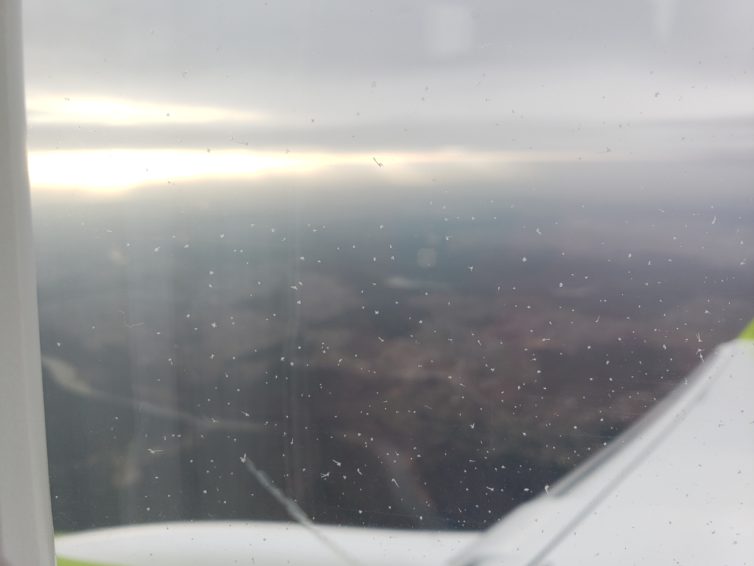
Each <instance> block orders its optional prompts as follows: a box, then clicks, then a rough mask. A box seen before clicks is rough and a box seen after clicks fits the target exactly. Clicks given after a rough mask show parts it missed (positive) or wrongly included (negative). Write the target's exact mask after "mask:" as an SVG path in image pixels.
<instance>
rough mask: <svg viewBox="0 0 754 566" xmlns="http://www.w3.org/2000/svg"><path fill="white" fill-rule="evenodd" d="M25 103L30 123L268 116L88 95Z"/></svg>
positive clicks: (155, 121)
mask: <svg viewBox="0 0 754 566" xmlns="http://www.w3.org/2000/svg"><path fill="white" fill-rule="evenodd" d="M26 107H27V108H26V110H27V116H28V121H29V124H31V125H44V124H46V125H50V124H87V125H92V124H98V125H101V126H149V125H169V124H173V125H180V124H209V123H218V122H220V123H234V124H238V123H239V122H240V123H244V122H245V123H248V122H261V121H264V120H266V119H269V117H267V116H265V115H263V114H261V113H254V112H248V111H245V110H236V109H232V108H220V107H215V106H193V105H187V104H173V103H167V102H166V103H158V102H151V101H149V102H147V101H140V100H133V99H127V98H115V97H98V96H86V95H81V96H76V95H71V96H30V97H29V98H28V99H27V102H26Z"/></svg>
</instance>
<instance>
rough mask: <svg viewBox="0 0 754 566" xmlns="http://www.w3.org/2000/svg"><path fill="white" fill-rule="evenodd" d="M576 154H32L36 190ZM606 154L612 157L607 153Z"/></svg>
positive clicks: (448, 167)
mask: <svg viewBox="0 0 754 566" xmlns="http://www.w3.org/2000/svg"><path fill="white" fill-rule="evenodd" d="M578 158H579V157H578V155H577V154H572V153H571V152H500V151H474V150H467V149H462V148H460V149H459V148H446V149H437V150H425V151H384V152H383V151H374V152H368V153H367V152H345V151H329V152H328V151H313V150H312V151H301V152H287V151H270V150H267V151H255V150H245V151H243V150H237V149H219V150H214V149H213V150H198V149H192V150H181V149H167V148H154V149H149V148H140V149H96V150H54V151H52V150H46V151H30V152H29V154H28V159H29V177H30V181H31V185H32V187H33V188H34V189H37V190H40V189H74V190H85V191H91V192H97V193H113V192H121V191H124V190H127V189H133V188H138V187H146V186H158V185H164V184H167V183H184V182H197V181H226V182H227V181H229V182H233V181H252V180H259V179H265V180H266V179H271V178H274V177H278V178H281V177H283V178H285V177H287V178H298V179H305V180H307V181H308V182H317V181H323V182H325V180H326V182H327V183H332V182H338V181H350V180H353V179H359V180H373V179H379V180H381V181H383V182H388V183H392V182H395V183H408V184H412V183H413V184H423V183H430V182H432V180H433V179H434V178H435V176H436V175H437V174H442V175H444V176H445V177H446V178H447V177H453V176H454V175H462V176H463V177H464V178H488V179H489V178H496V179H501V178H511V177H512V176H513V175H515V174H520V173H521V168H522V167H523V166H525V165H527V164H535V163H543V162H550V163H552V162H574V161H575V160H576V159H578ZM602 159H610V158H609V157H607V156H605V157H602Z"/></svg>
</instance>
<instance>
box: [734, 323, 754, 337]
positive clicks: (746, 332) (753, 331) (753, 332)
mask: <svg viewBox="0 0 754 566" xmlns="http://www.w3.org/2000/svg"><path fill="white" fill-rule="evenodd" d="M738 339H739V340H751V341H754V320H752V321H751V322H750V323H749V325H748V326H747V327H746V328H744V329H743V332H741V334H739V335H738Z"/></svg>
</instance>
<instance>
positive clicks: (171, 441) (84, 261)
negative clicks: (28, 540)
mask: <svg viewBox="0 0 754 566" xmlns="http://www.w3.org/2000/svg"><path fill="white" fill-rule="evenodd" d="M25 9H26V23H25V25H26V47H25V50H26V67H27V112H28V122H29V149H30V154H29V166H30V175H31V180H32V184H33V198H34V220H35V230H36V240H37V241H36V244H37V254H38V278H39V302H40V323H41V337H42V350H43V365H44V380H45V382H44V385H45V401H46V418H47V432H48V450H49V460H50V480H51V486H52V494H53V508H54V521H55V527H56V530H58V531H71V530H81V529H88V528H93V527H100V526H107V525H121V524H130V523H143V522H154V521H168V520H198V519H251V520H262V519H264V520H311V521H314V522H315V523H326V524H339V525H358V526H390V527H399V528H413V529H430V528H432V529H469V530H473V529H483V528H485V527H488V526H489V525H491V524H493V523H494V522H496V521H498V520H499V519H500V518H501V517H503V516H504V515H505V514H506V513H507V512H509V511H510V510H511V509H513V508H514V507H515V506H516V505H519V504H520V503H522V502H524V501H526V500H528V499H529V498H531V497H533V496H535V495H537V494H539V493H542V492H543V491H544V490H545V489H546V488H547V486H549V485H551V484H552V483H553V482H555V481H556V480H557V479H558V478H560V477H562V476H563V475H564V474H565V473H567V472H568V471H569V470H571V469H573V468H574V466H576V465H577V464H579V463H580V462H582V461H583V460H584V459H585V458H587V457H588V456H589V455H591V454H593V453H594V452H596V451H597V450H599V449H600V448H601V447H603V446H604V445H606V444H609V443H610V441H611V439H613V438H614V437H615V436H616V435H617V434H618V433H620V432H621V431H622V430H624V429H625V428H626V427H627V426H628V425H629V424H631V423H632V422H634V421H635V420H636V419H637V418H638V417H640V416H641V415H642V414H644V413H645V412H646V411H647V410H648V409H649V408H650V407H652V406H653V405H654V404H655V402H656V401H657V400H658V399H660V398H662V397H663V396H664V395H665V394H666V393H667V392H668V391H669V390H670V389H672V387H673V386H674V385H675V384H676V383H678V381H679V380H680V379H682V378H683V377H684V376H685V375H687V374H688V372H689V371H690V370H692V369H693V368H694V367H695V366H696V365H698V364H700V363H703V360H704V357H705V356H706V355H708V353H709V352H711V351H712V350H713V349H714V347H715V345H717V344H719V343H721V342H724V341H726V340H729V339H731V338H732V337H733V336H735V335H736V333H737V332H738V331H739V330H740V329H741V328H742V327H743V326H744V325H745V323H746V321H748V320H749V319H751V317H752V316H753V315H754V294H752V290H753V289H752V281H754V257H752V242H754V191H752V186H754V184H753V182H754V162H753V161H752V159H751V155H752V150H753V149H754V108H753V107H752V106H753V105H752V101H754V82H753V81H752V71H753V70H754V68H753V65H752V63H753V61H752V50H751V47H752V43H751V37H752V36H753V35H752V33H751V22H752V21H754V17H752V16H753V14H752V8H751V6H750V5H749V4H748V3H744V2H734V1H726V2H722V3H720V2H704V1H694V2H685V3H680V2H673V1H670V0H668V1H663V0H655V1H652V2H647V3H634V2H625V3H621V4H617V3H610V5H609V6H608V5H607V4H604V3H601V2H590V1H586V0H580V1H578V2H575V3H569V4H568V5H566V4H559V3H553V2H541V1H535V2H528V3H525V4H521V3H501V2H493V1H480V2H469V3H455V2H446V3H435V2H416V3H410V4H408V5H406V4H404V3H401V2H382V3H377V4H375V3H371V4H354V3H351V2H334V3H327V4H322V5H320V4H316V3H304V2H299V3H296V4H295V5H294V6H291V5H287V4H285V5H277V4H275V3H262V2H228V3H224V4H222V5H205V4H203V3H198V2H193V1H191V2H165V3H159V4H155V3H153V2H142V1H135V2H128V3H126V4H122V3H115V2H98V3H96V4H91V3H84V2H68V3H65V4H59V5H58V4H49V3H45V2H41V1H38V0H34V1H30V2H27V3H26V6H25Z"/></svg>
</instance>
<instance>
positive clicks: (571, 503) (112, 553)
mask: <svg viewBox="0 0 754 566" xmlns="http://www.w3.org/2000/svg"><path fill="white" fill-rule="evenodd" d="M316 531H317V532H313V531H311V530H310V529H307V528H306V527H305V526H302V525H297V524H293V523H291V524H287V523H241V522H221V521H218V522H211V523H170V524H155V525H143V526H131V527H120V528H113V529H102V530H97V531H91V532H86V533H80V534H72V535H66V536H61V537H59V538H58V539H57V544H56V546H57V551H58V554H59V556H66V557H71V558H76V559H80V560H86V561H88V562H86V563H85V564H90V563H93V564H113V565H120V566H141V565H146V564H150V565H158V566H179V565H180V566H190V565H199V564H209V563H211V564H215V565H218V566H222V565H226V564H227V565H231V564H239V563H243V564H245V563H253V562H251V560H252V559H254V561H255V563H257V564H266V565H275V564H305V565H319V564H322V565H324V564H349V563H351V564H374V565H377V564H385V565H388V564H390V565H396V564H411V565H412V566H416V565H419V564H443V563H444V564H452V565H453V566H490V565H493V564H501V565H507V566H523V565H547V566H559V565H562V564H580V565H589V564H595V565H596V564H611V565H620V564H685V565H696V564H698V565H709V564H720V565H723V564H731V565H733V564H735V565H742V564H751V563H752V562H754V326H753V327H750V328H749V329H748V330H747V331H745V332H744V334H743V335H742V337H741V338H740V339H738V340H735V341H733V342H730V343H727V344H724V345H722V346H720V347H719V348H718V349H717V350H716V352H715V353H714V354H713V355H712V356H711V357H709V358H708V359H707V360H706V361H704V362H703V363H702V364H701V365H700V366H699V368H697V370H696V371H695V372H694V374H692V375H691V376H690V377H689V378H688V379H686V380H684V382H683V383H681V384H680V385H679V386H678V387H677V388H676V389H675V390H674V392H673V393H671V394H670V395H669V396H668V398H667V399H665V400H664V401H662V402H661V403H660V404H658V405H657V406H656V407H655V408H654V409H653V410H652V411H650V412H649V413H648V414H647V415H646V416H645V417H644V418H642V419H641V420H640V421H639V422H638V423H637V424H636V425H634V426H633V427H631V428H630V429H629V430H627V431H626V432H625V433H623V434H622V435H620V436H618V437H617V438H616V439H615V440H614V441H613V442H612V443H611V444H610V445H609V446H608V447H607V448H605V449H604V450H602V451H601V452H599V453H598V454H596V455H595V456H594V457H593V458H592V459H590V460H588V461H587V462H585V463H584V464H583V465H581V466H579V467H578V468H576V470H574V471H573V472H572V473H571V474H569V475H568V476H566V477H565V478H564V479H563V480H561V481H560V482H559V483H557V484H556V485H554V486H553V487H552V488H551V489H549V490H548V491H547V492H546V493H542V494H541V495H540V496H538V497H537V498H535V499H533V500H532V501H530V502H529V503H526V504H524V505H522V506H521V507H519V508H518V509H517V510H515V511H514V512H513V513H511V514H510V515H508V516H507V517H505V518H504V519H503V520H502V521H501V522H500V523H498V524H497V525H496V526H494V527H492V528H491V529H490V530H488V531H486V532H485V533H483V534H481V535H478V534H472V533H463V532H427V531H413V532H412V531H396V530H386V529H370V528H351V527H325V526H323V527H317V528H316ZM323 539H326V540H325V541H324V543H323ZM333 547H335V549H333ZM464 547H465V548H464ZM64 564H70V565H71V566H74V565H77V564H79V563H77V562H70V563H66V562H62V563H61V566H62V565H64Z"/></svg>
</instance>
